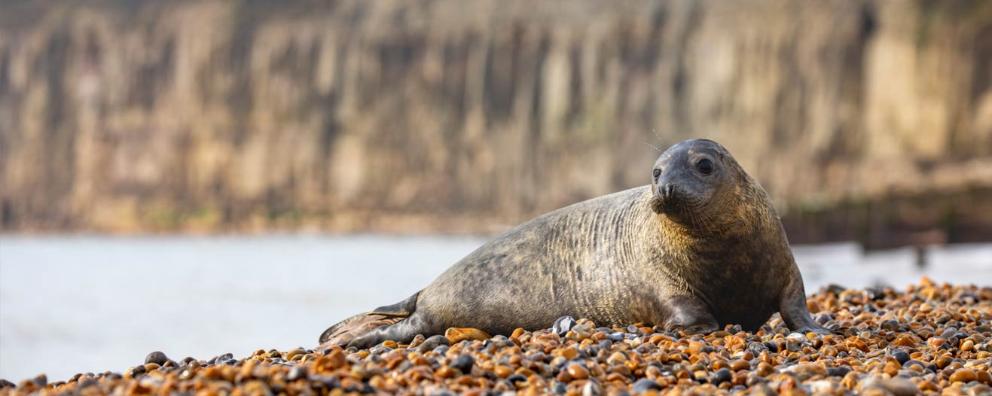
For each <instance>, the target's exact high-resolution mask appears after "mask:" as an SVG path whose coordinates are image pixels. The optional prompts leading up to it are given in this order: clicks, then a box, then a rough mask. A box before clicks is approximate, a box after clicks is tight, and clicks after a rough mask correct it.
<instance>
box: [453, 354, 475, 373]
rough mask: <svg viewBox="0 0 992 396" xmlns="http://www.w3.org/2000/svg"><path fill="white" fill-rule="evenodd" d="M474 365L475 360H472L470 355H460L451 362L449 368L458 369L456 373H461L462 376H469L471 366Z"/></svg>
mask: <svg viewBox="0 0 992 396" xmlns="http://www.w3.org/2000/svg"><path fill="white" fill-rule="evenodd" d="M474 364H475V358H473V357H472V355H469V354H461V355H458V357H457V358H455V360H454V361H452V362H451V367H452V368H455V369H458V371H461V372H462V374H471V373H472V365H474Z"/></svg>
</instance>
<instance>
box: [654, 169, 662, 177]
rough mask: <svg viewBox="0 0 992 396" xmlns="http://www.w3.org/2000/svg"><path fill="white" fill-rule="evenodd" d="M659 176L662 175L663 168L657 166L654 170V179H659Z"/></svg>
mask: <svg viewBox="0 0 992 396" xmlns="http://www.w3.org/2000/svg"><path fill="white" fill-rule="evenodd" d="M658 176H661V169H657V168H655V170H654V179H655V180H658Z"/></svg>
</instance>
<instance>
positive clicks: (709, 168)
mask: <svg viewBox="0 0 992 396" xmlns="http://www.w3.org/2000/svg"><path fill="white" fill-rule="evenodd" d="M713 169H714V167H713V161H711V160H710V159H709V158H703V159H701V160H699V161H697V162H696V170H698V171H699V173H702V174H704V175H710V174H712V173H713Z"/></svg>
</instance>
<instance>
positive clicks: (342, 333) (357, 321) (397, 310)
mask: <svg viewBox="0 0 992 396" xmlns="http://www.w3.org/2000/svg"><path fill="white" fill-rule="evenodd" d="M419 295H420V292H417V293H415V294H414V295H412V296H410V297H409V298H407V299H405V300H403V301H400V302H398V303H396V304H392V305H386V306H383V307H379V308H376V309H374V310H372V311H371V312H366V313H361V314H358V315H355V316H352V317H349V318H348V319H345V320H342V321H340V322H338V323H336V324H334V325H333V326H331V327H328V328H327V330H324V332H323V333H321V335H320V339H319V342H320V344H321V345H325V344H326V345H337V346H345V345H348V343H350V342H351V341H352V340H353V339H355V338H357V337H361V336H362V335H365V334H368V333H370V332H372V331H373V330H376V329H378V328H380V327H384V326H390V325H393V324H396V323H398V322H399V321H401V320H403V319H406V318H407V317H409V316H410V315H412V314H413V312H414V310H415V309H416V307H417V296H419Z"/></svg>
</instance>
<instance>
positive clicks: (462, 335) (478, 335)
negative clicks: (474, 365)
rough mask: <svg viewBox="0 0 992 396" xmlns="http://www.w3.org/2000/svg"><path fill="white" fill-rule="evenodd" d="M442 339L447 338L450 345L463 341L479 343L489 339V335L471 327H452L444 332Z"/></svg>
mask: <svg viewBox="0 0 992 396" xmlns="http://www.w3.org/2000/svg"><path fill="white" fill-rule="evenodd" d="M444 338H447V339H448V341H449V342H451V343H452V344H456V343H459V342H462V341H465V340H469V341H481V340H485V339H487V338H489V334H487V333H486V332H484V331H482V330H479V329H473V328H471V327H452V328H450V329H448V330H447V331H445V332H444Z"/></svg>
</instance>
